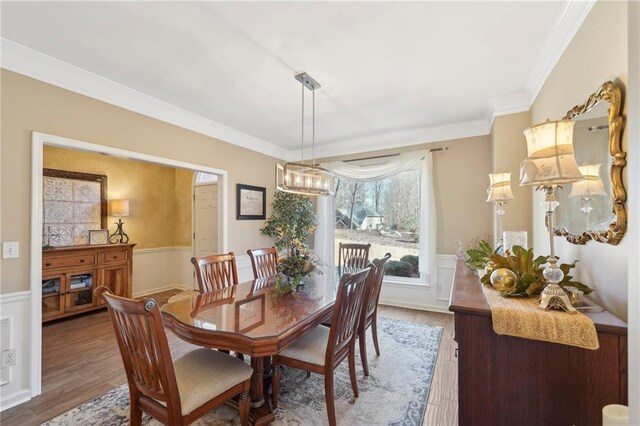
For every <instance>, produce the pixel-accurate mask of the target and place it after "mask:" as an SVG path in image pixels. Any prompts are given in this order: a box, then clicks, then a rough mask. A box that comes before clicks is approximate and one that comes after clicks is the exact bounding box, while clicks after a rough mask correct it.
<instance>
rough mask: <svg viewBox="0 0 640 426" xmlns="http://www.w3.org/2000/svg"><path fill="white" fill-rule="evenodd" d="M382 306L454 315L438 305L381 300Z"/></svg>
mask: <svg viewBox="0 0 640 426" xmlns="http://www.w3.org/2000/svg"><path fill="white" fill-rule="evenodd" d="M380 304H381V305H384V306H393V307H395V308H406V309H415V310H418V311H427V312H439V313H442V314H453V312H451V311H449V309H448V307H447V308H444V307H442V306H436V305H424V304H421V303H407V302H398V301H395V300H384V301H383V300H381V301H380Z"/></svg>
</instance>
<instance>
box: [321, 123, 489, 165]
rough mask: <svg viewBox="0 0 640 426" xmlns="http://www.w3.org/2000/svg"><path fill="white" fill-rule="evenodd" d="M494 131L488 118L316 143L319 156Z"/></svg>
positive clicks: (397, 146) (443, 139)
mask: <svg viewBox="0 0 640 426" xmlns="http://www.w3.org/2000/svg"><path fill="white" fill-rule="evenodd" d="M490 131H491V125H490V123H489V121H488V120H475V121H467V122H463V123H453V124H446V125H443V126H436V127H427V128H419V129H409V130H400V131H396V132H389V133H383V134H376V135H369V136H363V137H360V138H354V139H349V140H341V141H337V142H333V143H329V144H323V145H320V146H316V158H328V157H335V156H341V155H349V154H358V153H362V152H368V151H376V150H380V149H388V148H400V147H404V146H412V145H421V144H425V143H432V142H442V141H446V140H451V139H463V138H470V137H473V136H486V135H488V134H489V132H490Z"/></svg>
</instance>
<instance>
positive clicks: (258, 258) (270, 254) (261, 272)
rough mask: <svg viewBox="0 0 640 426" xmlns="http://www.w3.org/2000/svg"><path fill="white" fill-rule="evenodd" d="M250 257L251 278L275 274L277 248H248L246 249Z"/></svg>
mask: <svg viewBox="0 0 640 426" xmlns="http://www.w3.org/2000/svg"><path fill="white" fill-rule="evenodd" d="M247 254H248V255H249V258H251V267H252V268H253V278H254V279H256V280H257V279H258V278H264V277H268V276H270V275H275V274H276V273H277V268H278V249H277V248H275V247H268V248H260V249H249V250H247Z"/></svg>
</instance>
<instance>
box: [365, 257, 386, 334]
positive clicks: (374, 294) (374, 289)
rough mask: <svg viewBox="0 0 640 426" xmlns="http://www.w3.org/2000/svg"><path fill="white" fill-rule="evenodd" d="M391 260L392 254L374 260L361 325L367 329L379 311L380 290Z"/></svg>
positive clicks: (368, 278)
mask: <svg viewBox="0 0 640 426" xmlns="http://www.w3.org/2000/svg"><path fill="white" fill-rule="evenodd" d="M390 258H391V253H387V254H385V255H384V257H383V258H382V259H373V262H372V263H373V266H374V268H373V271H372V273H371V274H369V276H368V277H367V290H366V291H365V297H364V305H363V306H362V318H361V321H360V325H361V326H362V327H366V326H367V325H368V322H369V321H370V320H371V319H372V318H373V315H374V314H375V312H376V310H377V309H378V301H379V300H380V289H381V288H382V280H383V279H384V272H385V270H386V269H387V261H388V260H389V259H390Z"/></svg>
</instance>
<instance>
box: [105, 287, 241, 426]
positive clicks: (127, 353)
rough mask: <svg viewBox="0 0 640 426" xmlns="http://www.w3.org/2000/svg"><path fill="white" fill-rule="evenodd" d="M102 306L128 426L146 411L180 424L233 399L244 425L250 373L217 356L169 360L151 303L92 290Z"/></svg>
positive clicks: (206, 353)
mask: <svg viewBox="0 0 640 426" xmlns="http://www.w3.org/2000/svg"><path fill="white" fill-rule="evenodd" d="M95 293H96V297H97V298H100V297H102V298H103V299H104V301H105V302H106V304H107V308H108V310H109V314H110V316H111V320H112V322H113V327H114V329H115V334H116V338H117V340H118V346H119V347H120V354H121V355H122V361H123V363H124V368H125V371H126V373H127V380H128V382H129V395H130V398H131V424H132V425H134V426H138V425H140V424H141V422H142V412H143V411H144V412H146V413H147V414H149V415H151V416H152V417H153V418H155V419H156V420H158V421H159V422H161V423H163V424H165V425H186V424H189V423H192V422H193V421H195V420H197V419H199V418H200V417H202V416H203V415H204V414H206V413H207V412H209V411H211V410H212V409H213V408H215V407H217V406H219V405H221V404H222V403H224V402H226V401H228V400H230V399H231V398H233V397H236V396H238V398H239V399H238V402H237V406H238V410H239V412H240V422H241V423H242V425H247V424H248V423H249V387H250V383H251V375H252V374H253V369H252V368H251V367H250V366H248V365H247V364H245V363H244V362H242V361H240V360H238V359H236V358H234V357H232V356H229V355H227V354H224V353H222V352H218V351H212V350H209V349H196V350H193V351H191V352H189V353H187V354H185V355H183V356H181V357H180V358H178V359H177V360H175V362H174V361H172V358H171V352H170V351H169V343H168V341H167V335H166V334H165V329H164V325H163V322H162V314H161V313H160V308H159V306H158V304H157V303H156V302H155V301H154V300H153V299H144V300H134V299H127V298H125V297H120V296H116V295H114V294H112V293H111V291H110V290H109V289H108V288H107V287H104V286H102V287H98V288H97V289H96V292H95Z"/></svg>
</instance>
